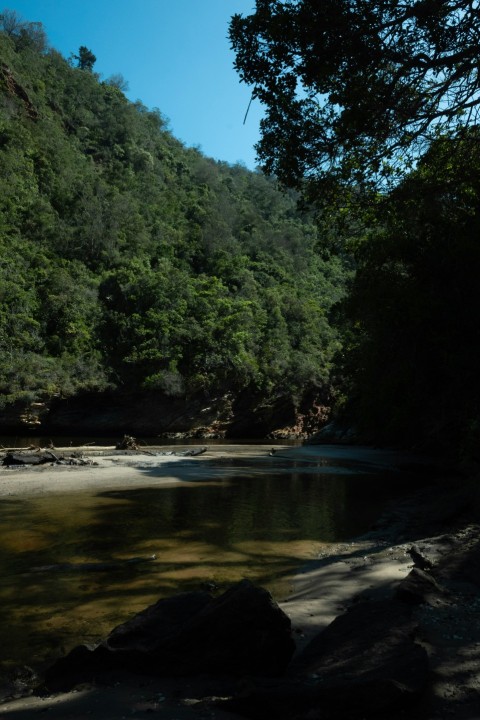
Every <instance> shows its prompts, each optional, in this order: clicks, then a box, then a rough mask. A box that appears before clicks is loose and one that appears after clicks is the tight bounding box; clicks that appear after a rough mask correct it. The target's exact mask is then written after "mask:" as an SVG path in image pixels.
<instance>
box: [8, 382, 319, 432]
mask: <svg viewBox="0 0 480 720" xmlns="http://www.w3.org/2000/svg"><path fill="white" fill-rule="evenodd" d="M328 413H329V406H328V399H327V398H326V397H321V396H320V394H318V393H317V392H309V393H306V394H305V396H304V397H302V398H301V399H300V400H295V399H294V398H293V397H292V396H291V395H288V394H285V395H282V396H280V395H279V396H275V397H274V398H269V399H265V398H264V397H261V396H259V395H256V394H255V393H252V392H248V391H246V392H244V393H242V394H240V395H236V396H234V395H233V394H232V393H229V392H226V393H224V394H221V395H218V396H216V397H207V396H206V395H205V394H198V395H194V396H191V397H179V398H174V397H167V396H165V395H162V394H159V393H152V392H149V393H136V394H132V393H101V394H99V393H95V394H93V393H92V394H84V395H78V396H75V397H72V398H67V399H61V398H56V399H54V400H52V401H50V402H45V403H33V404H32V405H30V406H28V407H25V406H18V405H17V406H10V407H9V408H7V409H6V410H2V411H1V412H0V431H2V432H25V431H28V432H32V431H33V432H39V433H41V434H42V435H44V434H46V433H52V434H53V433H56V434H58V433H62V434H77V433H82V434H92V435H111V434H124V433H128V434H131V435H135V436H137V437H141V436H142V435H144V436H150V437H152V436H158V437H166V438H176V437H178V438H182V437H183V438H188V437H194V438H222V437H228V438H272V439H289V438H292V439H295V438H306V437H308V436H309V435H311V434H313V433H315V432H317V431H318V430H320V428H321V427H322V426H323V425H324V424H325V423H326V421H327V418H328Z"/></svg>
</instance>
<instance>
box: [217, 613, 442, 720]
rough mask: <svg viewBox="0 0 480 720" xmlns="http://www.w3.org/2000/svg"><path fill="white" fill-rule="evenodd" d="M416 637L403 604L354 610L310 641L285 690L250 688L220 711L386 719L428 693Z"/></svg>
mask: <svg viewBox="0 0 480 720" xmlns="http://www.w3.org/2000/svg"><path fill="white" fill-rule="evenodd" d="M414 631H415V624H414V622H413V621H412V619H411V612H410V609H409V607H408V606H406V605H405V604H403V603H401V602H397V601H391V600H385V601H381V602H372V603H369V602H368V603H360V604H358V605H357V606H354V607H353V608H352V609H350V610H349V611H348V612H346V613H345V614H343V615H341V616H339V617H338V618H336V619H335V620H334V621H333V622H332V623H331V625H329V626H328V628H326V629H325V630H324V631H323V632H322V633H320V634H319V635H317V636H316V637H315V638H314V639H313V640H312V641H311V643H310V644H309V645H308V646H307V647H306V648H305V650H304V651H303V652H302V654H301V655H300V656H299V658H298V659H297V661H296V662H295V665H294V667H292V673H291V674H290V679H289V681H288V682H284V681H282V682H278V681H268V680H260V681H256V680H252V681H251V683H250V687H249V688H247V689H246V690H245V691H244V692H243V693H242V695H241V696H238V697H235V698H233V699H231V700H228V701H226V702H225V703H222V706H223V707H224V708H225V709H228V710H232V711H234V712H237V713H239V714H242V715H245V716H246V717H250V718H255V719H256V718H259V719H260V718H262V719H263V718H265V717H275V718H276V719H277V720H287V719H289V720H290V719H291V718H295V719H296V720H297V719H302V718H308V720H315V719H316V718H321V720H327V719H330V718H331V719H333V718H335V720H338V718H348V719H349V720H353V719H357V718H358V719H360V718H367V717H375V716H377V715H380V716H382V717H388V716H389V715H390V714H393V713H394V712H396V711H398V710H399V709H401V708H403V707H406V706H408V705H409V704H411V703H412V702H413V701H415V700H416V699H417V698H418V697H419V695H420V694H421V692H422V691H423V690H424V688H425V687H426V685H427V681H428V673H429V668H428V658H427V654H426V652H425V650H424V649H423V648H422V647H421V646H420V645H417V644H416V643H415V642H414V639H413V638H414Z"/></svg>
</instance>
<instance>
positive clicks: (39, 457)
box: [2, 449, 96, 467]
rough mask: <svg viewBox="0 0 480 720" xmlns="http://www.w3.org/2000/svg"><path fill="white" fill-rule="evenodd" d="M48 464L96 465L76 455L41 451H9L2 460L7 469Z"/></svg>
mask: <svg viewBox="0 0 480 720" xmlns="http://www.w3.org/2000/svg"><path fill="white" fill-rule="evenodd" d="M47 463H50V464H54V465H95V464H96V463H94V461H93V460H90V459H89V458H84V457H81V456H78V455H75V454H72V455H70V456H68V457H64V456H58V455H56V454H55V453H53V452H52V451H51V450H40V449H37V452H21V451H20V452H15V451H8V452H7V454H6V455H5V457H4V458H3V460H2V465H6V466H7V467H11V466H20V465H27V466H33V465H45V464H47Z"/></svg>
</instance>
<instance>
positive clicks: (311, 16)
mask: <svg viewBox="0 0 480 720" xmlns="http://www.w3.org/2000/svg"><path fill="white" fill-rule="evenodd" d="M230 39H231V43H232V46H233V49H234V51H235V53H236V61H235V67H236V69H237V71H238V72H239V74H240V77H241V79H242V80H243V81H244V82H246V83H247V84H249V85H251V86H252V93H253V95H254V96H255V97H258V98H259V99H260V100H261V101H262V103H264V105H265V106H266V116H265V118H264V119H263V120H262V123H261V132H262V137H261V140H260V142H259V144H258V145H257V151H258V157H259V160H260V162H261V164H262V165H263V166H264V168H265V169H266V170H267V171H268V172H269V173H272V174H275V175H276V176H277V177H279V178H280V179H281V180H282V181H283V182H284V183H285V184H286V185H290V186H292V185H293V186H297V187H298V186H301V185H303V184H304V181H305V179H307V180H308V179H309V180H311V181H317V182H318V181H325V180H332V178H334V179H336V180H337V181H338V180H340V181H343V180H349V181H352V180H353V181H355V182H357V183H363V182H365V180H369V181H375V182H377V183H383V184H384V185H385V181H386V179H388V178H391V177H392V175H393V176H395V175H396V174H397V173H399V172H403V171H404V170H405V169H406V168H407V169H408V168H409V166H410V163H411V162H412V159H414V158H417V157H418V156H419V155H420V154H422V153H423V152H424V151H425V150H426V148H427V147H428V146H429V144H430V142H431V140H432V138H435V137H437V136H438V135H439V134H442V133H443V134H445V133H446V132H453V133H454V132H455V131H456V130H457V129H458V127H459V126H462V125H465V124H475V123H476V122H477V121H478V116H479V112H480V81H479V73H478V69H479V63H478V47H479V40H480V3H479V2H478V1H476V0H400V1H398V0H380V1H377V0H375V1H372V0H321V2H320V1H319V0H257V2H256V11H255V13H253V14H252V15H249V16H247V17H242V16H241V15H235V16H234V17H233V18H232V21H231V25H230Z"/></svg>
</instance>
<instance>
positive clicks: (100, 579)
mask: <svg viewBox="0 0 480 720" xmlns="http://www.w3.org/2000/svg"><path fill="white" fill-rule="evenodd" d="M184 444H185V443H184ZM197 444H198V442H197ZM237 447H238V448H240V447H242V446H240V445H238V446H237ZM243 447H244V446H243ZM282 447H283V448H284V450H286V451H285V452H283V451H282V450H280V449H279V451H278V453H276V454H275V458H274V462H272V461H271V459H269V460H268V461H267V458H268V453H267V451H266V450H265V452H264V453H263V454H260V455H259V457H257V458H255V457H253V458H252V457H250V456H249V455H248V454H247V455H245V457H242V456H240V457H238V456H236V455H235V452H234V450H235V446H232V448H233V450H232V453H231V454H229V455H227V456H224V455H222V456H221V457H220V456H219V457H217V458H215V457H213V459H212V460H208V461H203V462H202V473H201V479H200V480H199V481H198V482H197V483H195V484H192V483H188V484H185V485H181V484H179V485H177V486H174V487H171V486H169V487H159V488H132V489H126V490H125V489H123V490H121V491H119V490H113V491H102V490H101V489H98V490H95V492H89V493H75V494H74V495H71V494H69V495H61V494H56V495H50V496H43V497H36V496H35V497H12V498H9V497H5V498H2V502H1V504H0V573H1V578H2V582H1V587H0V602H1V608H2V616H3V618H2V623H1V635H2V636H1V638H0V669H2V668H3V670H5V669H8V668H10V667H13V666H17V665H21V664H25V663H26V664H28V665H31V666H33V667H37V668H39V669H41V668H42V667H43V666H45V665H46V664H48V663H50V662H52V661H53V660H54V659H55V658H57V657H59V656H60V655H62V654H63V653H65V652H66V651H68V650H69V649H71V647H73V646H74V645H76V644H78V643H80V642H87V643H93V642H97V641H98V640H99V639H100V638H101V637H102V636H105V634H107V633H108V631H109V630H110V629H111V628H112V627H114V626H115V625H117V624H118V623H120V622H122V621H124V620H126V619H128V618H129V617H131V615H132V614H133V613H135V612H138V611H140V610H141V609H143V608H144V607H146V606H147V605H149V604H151V603H153V602H155V601H156V600H157V599H158V598H159V597H165V596H167V595H170V594H173V593H175V592H179V591H182V590H190V589H198V588H199V587H200V586H201V584H202V583H203V582H212V583H215V584H216V585H217V586H218V587H219V589H220V590H222V589H224V588H225V587H227V586H228V584H229V583H231V582H233V581H236V580H238V579H241V578H243V577H249V578H250V579H252V580H254V581H255V582H258V583H260V584H261V585H263V586H265V587H267V588H269V589H270V590H271V591H272V593H273V594H274V596H275V597H278V598H279V597H284V596H286V595H287V594H288V590H289V578H290V577H291V575H292V573H293V572H294V571H295V569H296V568H298V567H299V566H300V565H301V564H303V563H305V562H306V561H308V560H309V559H312V558H315V557H316V556H317V555H318V553H319V552H320V551H321V550H322V548H325V545H326V544H327V545H328V544H330V543H334V542H337V541H345V540H347V539H349V538H352V537H354V536H356V535H359V534H361V533H363V532H365V531H366V530H368V529H369V527H370V526H371V524H372V523H373V522H374V520H375V519H376V518H377V517H378V515H379V514H380V513H381V512H382V510H384V509H385V508H386V507H387V506H388V505H389V504H390V503H392V502H394V501H395V499H396V498H398V497H400V496H402V495H405V493H406V491H407V490H408V489H409V487H410V486H411V485H410V484H409V483H414V482H416V480H415V478H413V477H412V478H411V479H409V478H408V476H405V474H403V473H399V472H397V471H395V470H394V469H393V468H391V467H390V466H389V463H388V462H385V461H384V459H383V460H382V461H381V462H378V457H377V455H376V454H375V453H373V454H372V451H369V454H368V453H367V455H365V454H363V455H362V454H361V453H359V451H358V450H356V449H352V448H349V449H346V450H342V451H339V450H336V451H333V452H330V454H329V453H327V454H326V456H325V455H322V456H319V457H313V458H312V457H302V456H299V457H298V456H295V457H291V456H290V455H289V452H288V448H285V446H282ZM372 458H373V459H372ZM375 458H376V460H375ZM153 555H154V556H155V559H154V560H153V561H150V562H141V563H126V564H123V563H122V562H119V563H118V566H114V567H112V566H111V565H108V566H106V569H99V568H95V567H94V564H95V563H111V562H112V561H123V560H126V559H130V558H137V557H142V558H148V557H150V556H153ZM92 564H93V567H92ZM85 565H87V567H85Z"/></svg>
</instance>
